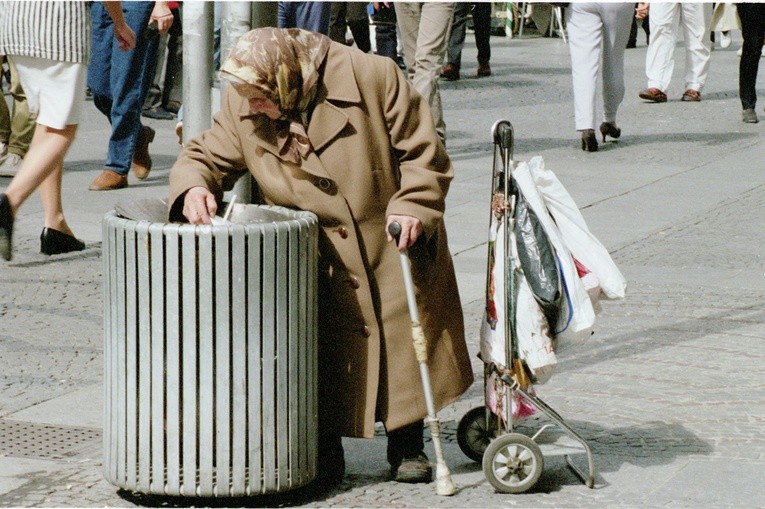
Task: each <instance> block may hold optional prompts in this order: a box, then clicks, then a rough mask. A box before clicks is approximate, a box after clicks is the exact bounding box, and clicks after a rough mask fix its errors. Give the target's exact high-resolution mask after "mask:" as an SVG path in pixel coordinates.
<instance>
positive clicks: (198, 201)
mask: <svg viewBox="0 0 765 509" xmlns="http://www.w3.org/2000/svg"><path fill="white" fill-rule="evenodd" d="M216 212H218V203H217V202H216V201H215V195H214V194H212V193H211V192H210V190H209V189H207V188H206V187H201V186H197V187H192V188H191V189H189V190H188V191H186V196H185V197H184V199H183V215H184V216H185V217H186V219H188V220H189V223H191V224H211V223H212V219H211V218H212V217H213V216H214V215H215V213H216Z"/></svg>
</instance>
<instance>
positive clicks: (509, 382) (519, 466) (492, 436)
mask: <svg viewBox="0 0 765 509" xmlns="http://www.w3.org/2000/svg"><path fill="white" fill-rule="evenodd" d="M492 138H493V142H494V158H493V170H492V189H491V193H492V195H491V199H492V202H491V203H493V202H494V198H495V195H496V194H497V192H498V191H499V190H500V189H501V190H502V194H503V199H504V203H503V204H502V205H503V207H502V208H503V214H504V217H503V225H502V227H503V228H505V229H507V230H512V215H513V213H514V207H515V202H514V195H513V194H514V189H513V183H512V178H511V175H512V170H513V169H514V161H513V143H514V129H513V126H512V124H511V123H510V122H509V121H507V120H499V121H497V122H496V123H495V124H494V125H493V126H492ZM491 214H494V211H493V210H491V211H490V216H489V219H490V221H491ZM511 238H512V236H511V235H510V234H509V231H508V232H506V234H505V235H504V242H505V245H504V248H505V256H509V255H510V253H512V251H511V246H510V239H511ZM491 249H492V247H491V245H490V246H489V260H488V262H487V276H486V277H487V288H488V284H489V278H490V277H491V262H490V260H491ZM513 265H514V264H511V263H505V264H504V268H505V270H504V278H505V288H506V291H507V292H508V295H507V310H508V311H507V315H506V316H507V322H508V323H506V325H505V328H504V329H505V348H506V352H507V356H506V358H507V359H508V366H497V365H495V364H494V363H488V364H485V366H484V394H486V384H487V381H488V379H489V377H490V376H491V375H492V374H493V373H497V375H498V377H499V379H500V380H501V381H502V383H503V384H505V385H506V387H507V389H508V391H510V392H509V393H508V394H510V395H512V393H513V392H515V393H516V394H518V395H520V396H521V397H522V398H523V399H525V400H526V401H528V402H529V403H531V404H532V405H533V406H534V407H535V408H536V409H537V410H539V411H540V412H542V414H544V415H545V416H546V417H547V418H548V419H549V420H550V421H552V422H551V423H547V424H545V425H543V426H542V427H541V428H540V429H539V430H538V431H537V432H536V433H534V434H533V435H532V436H531V437H528V436H527V435H525V434H522V433H516V432H514V423H513V415H512V413H513V412H512V402H510V404H506V405H504V408H503V410H504V413H503V417H504V423H507V424H506V425H505V424H503V421H502V420H501V419H499V418H497V416H495V415H494V413H493V412H492V411H491V410H490V409H489V408H488V406H487V405H484V407H478V408H474V409H472V410H470V411H469V412H468V413H467V414H465V416H463V418H462V419H461V421H460V423H459V427H458V430H457V438H458V442H459V445H460V448H461V449H462V451H463V452H464V453H465V454H466V455H467V456H468V457H470V458H471V459H473V460H475V461H479V462H481V463H482V466H483V470H484V473H485V474H486V477H487V479H488V480H489V482H490V483H491V484H492V486H494V488H495V489H496V490H497V491H500V492H504V493H522V492H524V491H527V490H528V489H530V488H531V487H533V486H534V484H536V482H537V481H538V480H539V477H540V476H541V474H542V470H543V469H544V455H549V456H561V455H562V456H564V458H565V459H566V463H567V464H568V466H569V467H570V468H571V470H572V471H573V472H574V474H575V475H576V476H577V477H578V478H579V479H580V480H581V481H582V482H583V483H584V484H586V485H587V487H589V488H593V487H594V486H595V465H594V461H593V457H592V451H591V450H590V447H589V445H588V444H587V442H586V440H585V439H584V438H583V437H582V436H581V435H580V434H579V433H577V432H576V431H575V430H574V429H573V428H571V426H569V425H568V424H567V423H566V422H565V420H564V419H563V417H561V416H560V414H558V412H556V411H555V410H554V409H552V408H551V407H550V406H549V405H547V404H546V403H545V402H544V401H542V400H541V399H540V398H538V397H537V396H536V395H534V394H531V393H530V392H529V391H528V384H529V382H528V377H527V373H525V372H520V371H524V370H525V369H526V368H524V367H523V363H522V362H519V361H520V359H518V358H517V357H516V348H515V346H516V345H515V338H514V335H515V323H514V316H515V293H516V292H515V289H516V287H515V286H514V285H515V283H516V277H515V274H514V272H515V271H514V268H513ZM503 399H504V396H503ZM510 401H512V398H510ZM556 426H557V427H559V428H560V429H562V430H563V431H564V432H565V435H567V436H568V437H569V438H570V439H573V442H572V441H571V440H569V441H568V442H566V441H565V436H563V437H558V438H557V439H556V440H555V441H554V442H552V443H548V442H545V440H546V439H549V437H548V436H547V435H549V434H545V432H546V431H548V430H549V429H551V428H555V427H556ZM561 438H562V439H563V440H562V439H561ZM577 453H578V454H581V453H584V454H586V455H587V463H588V469H587V472H586V473H585V472H584V471H583V470H582V469H581V468H579V467H578V466H577V465H576V464H575V463H574V462H573V460H572V459H571V455H572V454H577Z"/></svg>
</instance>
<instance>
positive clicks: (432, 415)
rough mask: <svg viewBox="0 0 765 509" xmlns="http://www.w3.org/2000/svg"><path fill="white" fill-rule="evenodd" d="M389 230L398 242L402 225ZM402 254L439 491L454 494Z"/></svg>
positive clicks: (422, 336) (406, 258) (406, 263)
mask: <svg viewBox="0 0 765 509" xmlns="http://www.w3.org/2000/svg"><path fill="white" fill-rule="evenodd" d="M388 232H389V233H390V234H391V236H392V237H393V238H394V239H395V241H396V244H398V237H399V235H401V225H400V224H398V223H397V222H395V221H393V222H392V223H390V225H388ZM399 257H400V258H401V269H402V272H403V274H404V287H405V288H406V301H407V304H408V305H409V317H410V318H411V320H412V342H413V343H414V353H415V355H416V356H417V362H419V363H420V377H421V378H422V389H423V392H424V393H425V405H426V406H427V409H428V427H429V428H430V436H431V437H433V448H434V449H435V450H436V493H437V494H439V495H445V496H449V495H454V493H456V491H457V488H456V487H455V486H454V483H453V482H452V474H451V472H449V467H448V466H446V461H445V460H444V453H443V451H442V450H441V440H440V436H441V427H440V424H439V422H438V417H437V416H436V410H435V406H434V405H433V391H432V389H431V388H430V375H429V373H428V340H427V339H426V338H425V333H424V331H423V330H422V326H421V325H420V313H419V311H418V310H417V301H416V300H415V297H414V283H413V282H412V267H411V265H410V263H409V256H408V254H407V250H406V249H404V250H403V251H399Z"/></svg>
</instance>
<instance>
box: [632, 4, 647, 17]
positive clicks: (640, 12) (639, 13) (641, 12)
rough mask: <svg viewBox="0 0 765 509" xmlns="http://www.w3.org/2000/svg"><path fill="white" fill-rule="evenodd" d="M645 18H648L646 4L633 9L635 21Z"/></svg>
mask: <svg viewBox="0 0 765 509" xmlns="http://www.w3.org/2000/svg"><path fill="white" fill-rule="evenodd" d="M646 16H648V2H641V3H638V4H637V8H636V9H635V19H645V18H646Z"/></svg>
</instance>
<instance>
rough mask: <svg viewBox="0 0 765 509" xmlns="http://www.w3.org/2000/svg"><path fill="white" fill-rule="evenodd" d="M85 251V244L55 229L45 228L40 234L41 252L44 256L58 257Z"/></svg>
mask: <svg viewBox="0 0 765 509" xmlns="http://www.w3.org/2000/svg"><path fill="white" fill-rule="evenodd" d="M83 249H85V243H84V242H82V241H80V240H77V239H76V238H74V237H72V236H71V235H67V234H66V233H63V232H60V231H58V230H54V229H53V228H43V231H42V233H41V234H40V252H41V253H42V254H45V255H56V254H63V253H69V252H71V251H82V250H83Z"/></svg>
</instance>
